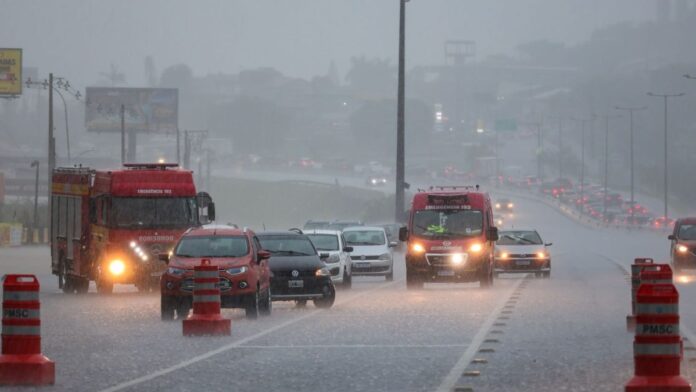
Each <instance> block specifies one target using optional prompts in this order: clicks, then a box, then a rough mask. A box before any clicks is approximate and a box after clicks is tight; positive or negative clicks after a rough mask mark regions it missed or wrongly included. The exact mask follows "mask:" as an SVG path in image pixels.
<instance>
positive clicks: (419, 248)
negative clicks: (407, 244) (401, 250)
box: [411, 243, 425, 253]
mask: <svg viewBox="0 0 696 392" xmlns="http://www.w3.org/2000/svg"><path fill="white" fill-rule="evenodd" d="M411 252H413V253H424V252H425V247H424V246H423V245H421V244H418V243H416V244H413V245H411Z"/></svg>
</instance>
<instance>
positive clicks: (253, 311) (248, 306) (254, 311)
mask: <svg viewBox="0 0 696 392" xmlns="http://www.w3.org/2000/svg"><path fill="white" fill-rule="evenodd" d="M260 297H261V295H260V294H259V289H258V287H257V288H256V291H255V292H254V294H251V295H248V296H247V297H246V303H245V304H244V310H245V311H246V318H247V319H249V320H256V318H257V317H259V302H261V298H260Z"/></svg>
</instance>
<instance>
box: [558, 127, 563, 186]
mask: <svg viewBox="0 0 696 392" xmlns="http://www.w3.org/2000/svg"><path fill="white" fill-rule="evenodd" d="M558 178H563V118H562V117H559V118H558Z"/></svg>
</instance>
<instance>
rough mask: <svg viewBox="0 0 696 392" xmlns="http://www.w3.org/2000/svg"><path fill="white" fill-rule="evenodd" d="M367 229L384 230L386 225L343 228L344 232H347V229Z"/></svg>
mask: <svg viewBox="0 0 696 392" xmlns="http://www.w3.org/2000/svg"><path fill="white" fill-rule="evenodd" d="M367 230H377V231H384V227H379V226H351V227H346V228H345V229H343V232H344V233H345V232H346V231H367Z"/></svg>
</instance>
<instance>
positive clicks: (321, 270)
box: [314, 268, 331, 276]
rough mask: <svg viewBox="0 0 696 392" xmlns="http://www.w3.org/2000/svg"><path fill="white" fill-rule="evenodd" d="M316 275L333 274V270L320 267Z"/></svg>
mask: <svg viewBox="0 0 696 392" xmlns="http://www.w3.org/2000/svg"><path fill="white" fill-rule="evenodd" d="M314 276H331V272H329V270H328V269H326V268H319V269H318V270H317V272H315V273H314Z"/></svg>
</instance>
